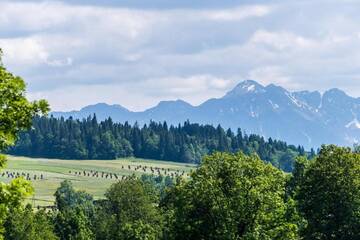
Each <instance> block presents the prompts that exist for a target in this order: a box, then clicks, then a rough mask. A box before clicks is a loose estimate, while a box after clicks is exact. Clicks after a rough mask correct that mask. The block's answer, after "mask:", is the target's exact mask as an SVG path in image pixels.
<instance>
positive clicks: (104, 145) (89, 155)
mask: <svg viewBox="0 0 360 240" xmlns="http://www.w3.org/2000/svg"><path fill="white" fill-rule="evenodd" d="M216 151H221V152H238V151H242V152H244V153H245V154H251V153H257V154H258V155H259V156H260V158H261V159H263V160H264V161H266V162H271V163H272V164H273V165H274V166H277V167H280V168H281V169H283V170H285V171H291V169H292V165H293V161H294V159H295V157H296V156H298V155H301V156H305V155H310V157H313V156H314V155H315V153H314V151H313V150H312V152H311V153H306V152H305V150H304V148H303V147H301V146H298V147H296V146H293V145H287V144H286V143H285V142H283V141H277V140H272V139H271V138H269V139H268V140H265V139H264V138H263V137H261V136H259V135H254V134H251V135H247V134H244V133H243V132H242V131H241V130H240V129H238V130H237V132H236V133H234V132H233V131H231V130H230V129H227V130H225V129H223V128H222V127H221V126H220V125H219V126H217V127H213V126H211V125H199V124H195V123H190V122H188V121H187V122H185V123H184V124H182V125H180V124H179V125H178V126H168V124H167V123H166V122H164V123H156V122H150V123H149V124H148V125H147V124H145V125H144V126H142V127H140V126H138V124H134V125H130V124H128V123H124V124H122V123H114V122H113V121H112V120H111V118H109V119H107V120H105V121H101V122H98V121H97V119H96V116H95V115H94V116H92V117H88V118H87V119H83V120H75V119H72V118H69V119H63V118H60V119H57V118H53V117H50V118H46V117H36V118H34V120H33V128H32V129H31V130H28V131H25V132H22V133H21V134H20V136H19V139H18V141H17V143H16V145H15V146H14V147H12V148H10V150H9V153H10V154H14V155H23V156H30V157H46V158H61V159H116V158H120V157H131V156H133V157H138V158H148V159H158V160H169V161H177V162H189V163H199V162H200V160H201V159H202V157H203V156H205V155H206V154H211V153H213V152H216Z"/></svg>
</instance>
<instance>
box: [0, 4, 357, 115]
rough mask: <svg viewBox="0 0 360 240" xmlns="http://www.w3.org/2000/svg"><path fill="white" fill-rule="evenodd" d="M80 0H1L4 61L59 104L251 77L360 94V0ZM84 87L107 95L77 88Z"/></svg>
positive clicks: (132, 102)
mask: <svg viewBox="0 0 360 240" xmlns="http://www.w3.org/2000/svg"><path fill="white" fill-rule="evenodd" d="M71 2H72V3H70V1H64V2H53V1H46V2H42V1H41V2H40V1H17V2H16V3H14V2H13V1H11V2H10V1H8V2H2V3H0V5H1V6H2V7H3V8H2V9H5V10H4V11H3V12H1V13H0V28H1V29H2V31H0V32H1V33H0V47H3V48H4V50H5V54H6V55H5V59H4V62H5V64H6V65H7V66H8V68H9V69H10V70H12V71H14V72H16V73H17V74H19V75H21V76H23V77H24V78H25V79H26V81H27V82H28V86H29V94H30V96H31V97H33V98H35V97H39V96H44V97H46V98H48V99H49V101H50V103H51V104H52V105H53V106H54V109H55V110H64V109H66V110H67V109H71V108H72V107H71V106H73V107H74V108H77V107H79V105H82V104H90V103H94V102H97V101H107V102H109V103H120V104H123V105H125V106H126V107H129V108H133V109H141V108H144V107H147V106H149V104H153V103H156V102H157V101H159V100H162V99H176V98H183V99H185V100H188V101H190V102H191V103H193V104H198V103H200V102H201V101H203V100H205V99H207V98H210V97H218V96H221V95H222V94H224V93H225V92H226V91H227V90H228V89H230V88H231V87H232V86H234V85H235V84H236V83H237V82H239V81H241V80H243V79H244V78H255V80H258V81H259V82H261V83H264V84H268V83H270V82H274V83H277V84H280V85H283V86H284V87H287V88H290V89H292V90H302V89H309V90H325V89H327V88H332V87H339V88H343V89H344V90H348V91H349V93H350V94H352V95H355V96H356V95H359V94H360V81H359V76H360V73H359V69H360V68H359V67H360V66H359V65H360V61H359V60H360V51H359V49H360V27H358V22H359V20H360V19H359V18H360V16H359V15H358V14H357V12H356V11H355V10H354V9H356V8H355V7H356V4H357V3H356V2H353V1H343V2H341V3H339V1H332V0H330V1H324V0H322V1H316V2H314V1H256V2H254V1H251V2H250V1H206V3H205V2H204V1H191V2H190V1H157V2H153V1H151V2H152V3H154V6H155V5H156V6H155V7H154V6H150V4H148V2H149V1H107V2H105V3H104V2H103V1H102V4H99V2H100V1H97V4H96V3H95V2H91V1H71ZM119 2H122V4H119ZM4 6H5V7H4ZM29 6H30V7H29ZM319 9H321V10H322V11H321V12H320V11H318V10H319ZM15 16H16V17H15ZM3 30H4V31H3ZM69 89H73V90H72V91H73V92H76V93H77V94H74V93H71V94H70V93H69V91H70V90H69ZM96 89H97V90H96ZM81 91H84V92H91V93H93V94H98V95H96V96H94V98H93V99H91V98H90V97H88V96H86V97H85V96H83V97H78V98H77V97H76V96H78V95H79V94H81ZM117 91H118V92H120V93H121V94H117V93H116V92H117ZM59 94H62V95H63V96H64V97H63V99H66V100H65V102H64V100H63V99H59V98H58V95H59ZM134 96H136V97H134ZM138 99H141V101H136V100H138Z"/></svg>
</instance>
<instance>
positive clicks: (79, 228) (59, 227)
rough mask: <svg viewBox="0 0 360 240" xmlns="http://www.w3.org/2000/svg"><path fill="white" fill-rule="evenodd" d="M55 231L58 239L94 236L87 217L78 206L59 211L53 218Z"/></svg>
mask: <svg viewBox="0 0 360 240" xmlns="http://www.w3.org/2000/svg"><path fill="white" fill-rule="evenodd" d="M54 222H55V233H56V234H57V236H58V237H59V238H60V240H92V239H95V236H94V234H93V232H92V230H91V225H90V222H89V219H88V218H87V216H86V215H85V213H84V211H83V209H81V208H80V207H75V208H66V209H64V210H63V211H59V212H58V213H57V214H56V217H55V219H54Z"/></svg>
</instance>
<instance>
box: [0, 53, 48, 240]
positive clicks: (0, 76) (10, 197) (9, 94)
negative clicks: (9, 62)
mask: <svg viewBox="0 0 360 240" xmlns="http://www.w3.org/2000/svg"><path fill="white" fill-rule="evenodd" d="M1 58H2V51H1V50H0V152H2V151H4V150H6V148H7V147H9V146H11V145H12V144H14V142H15V140H16V137H17V134H18V133H19V132H20V131H22V130H25V129H28V128H29V127H30V126H31V124H32V119H33V117H34V116H35V115H37V114H43V113H46V112H47V111H48V104H47V103H46V101H44V100H40V101H34V102H30V101H28V100H27V99H26V96H25V87H26V85H25V82H24V81H23V80H22V79H21V78H20V77H18V76H15V75H13V74H12V73H10V72H9V71H7V69H6V68H5V67H4V66H3V64H2V59H1ZM5 160H6V159H5V157H4V156H3V155H0V168H1V167H4V164H5ZM31 193H32V187H31V186H30V183H29V182H27V181H25V180H23V179H22V178H17V179H15V180H13V181H12V182H10V183H9V184H5V183H3V182H0V239H3V234H4V231H5V230H4V228H3V224H4V220H5V219H6V216H7V214H8V213H9V211H10V209H11V208H19V207H20V204H21V201H22V199H23V198H24V197H26V196H28V195H29V194H31Z"/></svg>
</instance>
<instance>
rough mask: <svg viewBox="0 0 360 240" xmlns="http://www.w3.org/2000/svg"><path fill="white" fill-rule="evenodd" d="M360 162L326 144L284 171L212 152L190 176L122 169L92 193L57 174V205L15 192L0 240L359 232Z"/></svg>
mask: <svg viewBox="0 0 360 240" xmlns="http://www.w3.org/2000/svg"><path fill="white" fill-rule="evenodd" d="M359 163H360V155H359V153H356V152H352V151H351V150H350V149H349V148H339V147H336V146H323V148H322V149H321V150H320V152H319V154H318V155H317V156H316V157H315V158H314V159H313V160H312V161H309V160H307V159H306V158H305V157H299V158H297V160H296V162H295V164H294V171H293V173H292V174H286V173H284V172H283V171H281V170H279V169H278V168H275V167H273V166H272V165H271V164H266V163H264V162H263V161H262V160H261V159H259V158H258V157H257V156H255V155H252V156H247V155H244V154H243V153H236V154H230V153H214V154H212V155H209V156H206V157H205V158H204V159H203V161H202V162H201V164H200V166H199V168H198V169H196V170H195V171H194V172H192V174H191V176H190V178H177V179H176V180H174V179H171V178H169V177H163V176H155V175H143V176H142V177H135V176H128V177H126V178H125V179H123V180H120V181H117V182H116V183H113V184H112V185H111V186H110V188H109V189H107V191H106V193H105V196H104V198H103V199H98V200H95V199H94V198H93V196H92V195H90V194H89V193H87V192H85V191H78V190H76V189H74V187H73V186H72V183H71V182H69V181H68V180H67V181H64V182H62V183H61V185H60V186H59V188H58V189H57V190H56V192H55V194H54V196H55V205H54V207H52V208H51V209H49V208H48V209H43V208H39V209H37V210H33V209H32V207H31V206H30V205H28V206H27V207H23V206H22V205H21V204H20V203H21V201H22V200H21V198H18V201H13V204H12V205H11V206H10V207H9V212H8V214H6V215H4V216H3V222H2V224H1V225H0V227H2V233H3V236H4V239H6V240H19V239H21V240H34V239H36V240H55V239H59V240H73V239H77V240H161V239H164V240H165V239H166V240H180V239H181V240H192V239H209V240H211V239H214V240H215V239H224V240H233V239H243V240H250V239H252V240H299V239H309V240H310V239H319V240H329V239H330V240H331V239H334V240H335V239H336V240H349V239H360V232H359V229H360V216H359V210H360V171H359V170H360V164H359ZM329 176H331V177H329ZM0 238H1V233H0Z"/></svg>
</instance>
